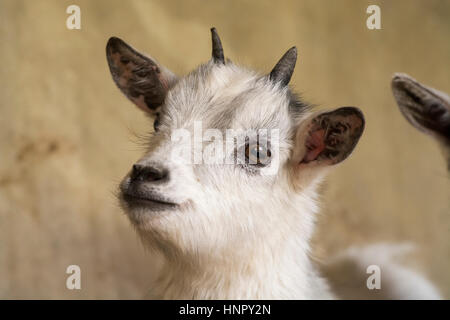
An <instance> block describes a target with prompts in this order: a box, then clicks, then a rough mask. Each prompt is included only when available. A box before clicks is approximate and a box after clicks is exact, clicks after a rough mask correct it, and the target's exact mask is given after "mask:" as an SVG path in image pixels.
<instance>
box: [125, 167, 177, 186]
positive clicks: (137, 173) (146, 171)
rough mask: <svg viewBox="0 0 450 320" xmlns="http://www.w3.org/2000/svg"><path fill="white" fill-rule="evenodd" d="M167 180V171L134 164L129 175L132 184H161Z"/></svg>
mask: <svg viewBox="0 0 450 320" xmlns="http://www.w3.org/2000/svg"><path fill="white" fill-rule="evenodd" d="M167 178H168V171H167V170H165V169H156V168H154V167H150V166H143V165H138V164H135V165H133V169H132V171H131V174H130V179H131V181H132V182H136V181H139V182H145V181H146V182H157V181H158V182H163V181H165V180H167Z"/></svg>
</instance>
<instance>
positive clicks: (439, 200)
mask: <svg viewBox="0 0 450 320" xmlns="http://www.w3.org/2000/svg"><path fill="white" fill-rule="evenodd" d="M73 3H76V4H78V5H79V6H80V7H81V11H82V30H80V31H76V30H75V31H71V30H68V29H66V27H65V20H66V17H67V16H68V15H67V14H66V13H65V10H66V7H67V6H68V5H70V4H73ZM275 3H276V4H275ZM369 4H379V5H380V6H381V9H382V28H383V29H382V30H379V31H369V30H368V29H367V28H366V27H365V19H366V16H367V15H366V13H365V9H366V8H367V6H368V5H369ZM449 17H450V3H449V2H448V1H445V0H442V1H437V0H435V1H420V0H415V1H413V0H410V1H375V0H373V1H359V0H352V1H350V0H345V1H325V0H320V1H317V0H314V1H313V0H309V1H277V2H275V1H245V0H243V1H201V0H197V1H184V2H181V1H180V2H178V1H177V2H175V1H119V0H114V1H110V0H108V1H106V0H104V1H100V0H96V1H84V0H77V1H60V0H58V1H57V0H52V1H50V0H41V1H18V0H14V1H13V0H0V40H1V45H0V56H1V61H2V63H1V67H0V79H1V80H0V83H1V86H0V111H1V112H0V298H139V297H141V296H142V295H143V293H144V292H145V289H146V287H147V285H148V282H149V281H148V279H149V277H150V275H151V273H152V269H151V267H150V265H151V261H152V257H151V256H149V255H148V254H145V252H144V249H143V248H142V245H141V244H140V243H139V241H138V239H137V237H136V236H135V234H134V231H133V230H132V228H131V227H130V226H129V224H128V221H127V219H126V217H125V216H124V215H123V214H122V213H121V211H120V210H119V209H118V208H117V204H116V201H115V198H114V191H115V189H116V185H117V183H118V181H120V179H121V177H122V176H123V175H124V174H125V173H126V171H127V170H128V168H129V167H130V166H131V164H132V163H133V161H134V160H135V159H137V158H138V156H139V155H140V154H141V152H142V148H141V147H140V146H139V145H137V144H136V143H134V140H136V137H135V136H134V135H133V132H135V133H137V134H138V135H142V134H145V133H146V132H147V131H148V130H149V129H150V124H149V123H148V121H147V120H146V119H145V118H144V117H143V116H142V114H141V113H140V112H139V111H138V110H137V109H136V108H133V107H132V105H131V103H129V102H128V101H127V100H126V99H125V98H124V97H123V96H122V95H121V93H120V92H119V91H118V90H117V89H116V88H115V86H114V84H113V82H112V80H111V78H110V75H109V71H108V69H107V65H106V60H105V53H104V51H105V49H104V48H105V44H106V41H107V39H108V38H109V37H110V36H112V35H116V36H119V37H122V38H123V39H125V40H127V41H128V42H130V43H131V44H133V45H134V46H135V47H137V48H139V49H140V50H143V51H145V52H148V53H150V54H151V55H153V56H154V57H156V58H157V59H159V60H160V61H161V62H162V63H164V64H166V65H168V66H169V67H170V68H171V69H172V70H174V71H176V72H178V73H180V74H184V73H186V72H188V71H189V70H191V69H192V68H193V67H195V66H196V65H197V64H198V63H200V62H203V61H206V60H207V59H209V55H210V35H209V28H210V27H211V26H216V27H217V28H218V30H219V32H220V34H221V37H222V40H223V43H224V48H225V54H226V56H228V57H230V58H231V59H233V60H235V61H237V62H239V63H242V64H245V65H247V66H250V67H254V68H255V69H258V70H260V71H263V72H267V71H269V70H270V68H271V67H272V66H273V64H274V63H275V62H276V60H277V59H278V58H279V57H280V56H281V54H282V53H283V52H284V51H285V50H286V49H287V48H289V47H290V46H292V45H297V46H298V48H299V63H298V65H297V69H296V72H295V74H294V77H293V81H292V84H293V86H294V87H295V88H297V89H298V90H299V91H300V92H302V93H303V96H304V97H305V98H306V99H307V100H309V101H311V102H313V103H317V104H320V105H321V106H322V107H327V108H331V107H335V106H340V105H356V106H359V107H361V109H362V110H363V111H364V113H365V115H366V118H367V129H366V132H365V134H364V136H363V138H362V140H361V143H360V144H359V146H358V147H357V150H356V152H355V153H354V154H353V156H352V157H351V158H350V159H349V160H348V161H347V162H346V163H344V164H343V165H342V166H340V167H339V168H337V169H336V170H335V171H334V172H333V173H332V174H331V177H330V179H329V180H328V182H327V183H326V184H325V186H324V189H323V190H324V193H323V199H324V204H323V210H322V212H323V214H322V215H321V218H320V223H319V230H318V233H317V235H316V237H315V250H316V252H317V255H318V256H322V257H323V256H325V255H326V253H330V252H336V250H338V249H340V248H344V247H346V246H348V245H350V244H354V243H368V242H373V241H379V240H383V241H413V242H415V243H417V244H418V245H419V247H420V248H421V250H420V251H419V253H418V258H419V260H420V262H421V264H422V266H423V268H424V270H425V271H426V272H427V274H429V275H430V277H431V278H432V279H433V280H435V281H436V282H437V283H438V285H439V286H440V288H442V290H443V292H444V293H445V294H446V296H447V297H450V273H449V271H448V270H450V199H449V194H450V183H449V180H448V179H447V174H446V171H445V163H444V161H443V159H442V157H441V155H440V153H439V150H438V147H437V145H435V144H434V143H433V141H432V140H431V139H430V138H428V137H426V136H424V135H422V134H420V133H419V132H417V131H416V130H415V129H414V128H412V127H411V126H410V125H409V124H408V123H407V122H406V121H405V120H404V119H403V118H402V116H401V115H400V113H399V112H398V110H397V107H396V105H395V102H394V100H393V98H392V95H391V92H390V84H389V82H390V78H391V75H392V74H393V72H396V71H404V72H407V73H409V74H411V75H413V76H414V77H416V78H417V79H420V80H421V81H423V82H424V83H427V84H429V85H432V86H435V87H438V88H440V89H442V90H444V91H447V92H450V77H449V61H450V59H449V58H450V42H449V41H448V39H450V19H449ZM69 264H78V265H80V266H81V268H82V276H83V278H82V279H83V280H82V286H83V288H82V290H81V291H77V292H74V291H68V290H67V289H66V288H65V279H66V274H65V268H66V267H67V266H68V265H69Z"/></svg>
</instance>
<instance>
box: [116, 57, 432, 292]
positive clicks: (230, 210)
mask: <svg viewBox="0 0 450 320" xmlns="http://www.w3.org/2000/svg"><path fill="white" fill-rule="evenodd" d="M311 115H312V114H311V113H310V112H308V111H306V110H305V111H303V112H301V113H299V114H297V115H292V114H291V113H290V112H289V92H288V89H287V88H279V87H278V86H276V85H275V86H274V85H273V83H270V81H268V79H267V77H261V76H259V75H256V74H255V73H253V72H251V71H248V70H246V69H243V68H239V67H237V66H235V65H233V64H232V63H227V64H226V65H219V66H217V65H214V64H213V63H212V62H210V63H209V64H207V65H204V66H201V67H200V68H199V69H198V70H196V71H194V72H193V73H191V74H189V75H188V76H186V77H184V78H182V79H179V80H178V82H177V83H176V84H175V86H174V87H173V88H171V90H170V91H169V93H168V96H167V98H166V104H165V106H164V108H162V114H161V126H160V128H161V129H160V132H158V133H157V134H155V136H154V137H153V138H152V142H151V145H150V150H149V152H148V153H147V154H146V155H145V156H144V157H143V158H142V159H141V160H140V161H139V164H142V165H151V164H153V163H157V164H164V166H166V167H167V168H168V169H169V171H170V174H171V180H170V182H169V183H168V184H167V185H164V186H154V187H152V189H151V190H152V191H157V192H158V193H161V194H164V195H165V196H166V197H167V198H168V199H169V200H171V201H175V202H177V203H182V205H181V206H180V209H179V210H172V211H167V212H147V211H146V210H145V209H131V208H128V207H127V205H126V204H124V208H125V211H126V212H127V214H128V215H129V217H130V219H131V221H132V222H133V223H134V225H135V226H136V229H137V231H138V233H139V234H140V235H141V237H142V238H143V241H144V242H145V243H146V244H147V245H148V246H149V247H150V248H151V249H152V250H155V252H158V253H160V254H161V255H162V256H163V258H164V263H163V267H162V268H161V272H160V274H159V277H158V279H157V281H156V282H155V284H154V286H153V287H152V288H151V295H150V297H152V298H157V299H331V298H334V295H333V294H332V293H331V290H330V289H329V287H328V285H327V282H326V281H325V280H324V279H323V278H322V277H321V276H320V275H319V272H318V270H317V268H316V267H315V266H314V264H313V262H312V261H311V259H310V257H309V252H310V246H309V242H310V238H311V235H312V233H313V231H314V224H315V217H316V213H317V211H318V206H317V203H316V200H317V187H318V185H319V183H320V181H321V180H322V177H323V175H324V174H325V171H326V168H314V167H312V168H304V169H302V170H299V169H298V168H296V165H295V163H296V162H297V163H298V161H299V159H300V160H301V158H302V155H303V154H304V152H305V147H304V145H303V144H302V143H303V140H304V134H305V132H304V131H305V130H303V129H302V128H303V127H304V125H305V124H306V123H307V121H308V119H309V118H310V117H311ZM196 120H202V121H203V126H204V128H207V127H214V128H217V127H219V129H221V130H222V129H224V128H235V129H238V128H253V127H264V128H279V129H280V149H279V158H280V163H281V166H280V169H279V170H278V173H277V174H275V175H273V176H259V175H252V174H250V173H248V172H245V171H243V170H242V169H239V168H237V167H236V166H234V165H232V166H230V165H229V166H227V165H222V166H220V165H217V166H214V165H188V164H181V163H177V162H176V161H174V159H172V158H171V156H170V155H171V154H172V152H173V150H174V149H175V148H179V146H178V145H176V144H175V143H173V142H171V140H170V134H171V132H173V130H175V129H178V128H185V129H187V130H191V131H192V128H193V123H194V121H196ZM302 139H303V140H302ZM128 183H129V177H128V176H127V177H126V178H125V179H124V181H123V182H122V186H125V187H126V186H127V184H128ZM361 261H364V260H361ZM394 272H395V273H396V274H397V275H399V276H400V277H403V276H405V275H410V273H407V271H406V269H400V268H397V269H396V271H394ZM364 283H365V282H364ZM422 283H423V281H422ZM423 287H424V286H423ZM402 292H403V291H402ZM429 292H430V295H429V296H428V297H435V296H436V295H433V294H434V292H433V290H430V291H429Z"/></svg>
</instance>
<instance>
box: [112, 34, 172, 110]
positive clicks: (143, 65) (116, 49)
mask: <svg viewBox="0 0 450 320" xmlns="http://www.w3.org/2000/svg"><path fill="white" fill-rule="evenodd" d="M106 58H107V60H108V65H109V70H110V71H111V75H112V77H113V79H114V82H115V83H116V85H117V86H118V87H119V89H120V90H121V91H122V92H123V93H124V94H125V95H126V96H127V97H128V99H130V100H131V101H132V102H133V103H134V104H136V105H137V106H138V107H139V108H140V109H142V110H144V111H146V112H149V113H154V112H156V111H157V110H158V109H159V107H160V106H161V105H162V104H163V103H164V100H165V98H166V95H167V92H168V90H169V89H170V88H171V87H172V86H173V84H174V83H175V82H176V80H177V78H176V76H175V75H174V74H173V73H172V72H170V71H169V70H167V69H166V68H164V67H163V66H161V65H159V64H158V63H157V62H156V61H155V60H153V59H151V58H149V57H146V56H144V55H142V54H140V53H139V52H137V51H136V50H134V49H133V48H132V47H130V46H129V45H128V44H126V43H125V42H124V41H122V40H121V39H119V38H115V37H112V38H110V39H109V41H108V44H107V45H106Z"/></svg>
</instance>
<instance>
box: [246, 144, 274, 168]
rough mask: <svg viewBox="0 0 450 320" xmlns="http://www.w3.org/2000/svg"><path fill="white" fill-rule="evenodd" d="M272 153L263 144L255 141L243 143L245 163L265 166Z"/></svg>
mask: <svg viewBox="0 0 450 320" xmlns="http://www.w3.org/2000/svg"><path fill="white" fill-rule="evenodd" d="M271 156H272V153H271V152H270V150H269V149H267V148H266V147H265V146H262V145H260V144H259V143H255V144H252V145H249V144H246V145H245V163H247V164H250V165H256V166H265V165H267V164H268V163H269V162H270V157H271Z"/></svg>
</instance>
